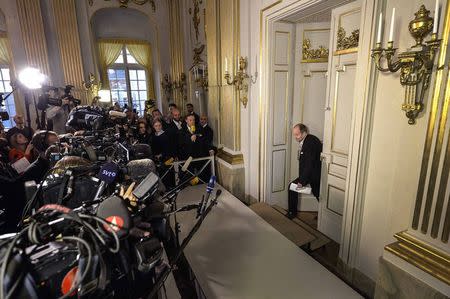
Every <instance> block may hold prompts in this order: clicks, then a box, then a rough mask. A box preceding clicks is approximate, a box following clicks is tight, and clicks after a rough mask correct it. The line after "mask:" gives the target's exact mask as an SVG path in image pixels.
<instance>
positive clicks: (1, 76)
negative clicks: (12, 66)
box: [0, 67, 16, 128]
mask: <svg viewBox="0 0 450 299" xmlns="http://www.w3.org/2000/svg"><path fill="white" fill-rule="evenodd" d="M11 91H12V87H11V77H10V72H9V68H8V67H1V68H0V93H4V96H6V95H7V94H9V93H10V92H11ZM3 105H4V106H3V107H0V111H6V112H8V114H9V118H10V119H9V120H4V121H3V125H4V126H5V128H12V127H13V126H14V123H13V120H12V118H13V117H14V115H16V106H15V105H14V94H11V95H10V96H9V97H8V98H7V99H6V100H5V102H4V103H3Z"/></svg>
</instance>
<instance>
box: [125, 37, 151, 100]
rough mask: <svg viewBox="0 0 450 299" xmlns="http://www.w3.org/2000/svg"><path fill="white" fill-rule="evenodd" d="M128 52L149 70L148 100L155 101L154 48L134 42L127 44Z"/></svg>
mask: <svg viewBox="0 0 450 299" xmlns="http://www.w3.org/2000/svg"><path fill="white" fill-rule="evenodd" d="M126 46H127V49H128V51H130V54H131V55H133V57H134V58H135V59H136V61H137V62H138V63H139V64H140V65H142V66H143V67H144V68H145V69H146V70H147V100H149V99H155V87H154V84H153V83H154V81H153V66H152V48H151V46H150V44H148V43H142V42H132V41H129V42H127V43H126Z"/></svg>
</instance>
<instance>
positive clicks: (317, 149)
mask: <svg viewBox="0 0 450 299" xmlns="http://www.w3.org/2000/svg"><path fill="white" fill-rule="evenodd" d="M292 135H293V136H294V137H295V140H297V142H298V143H299V147H298V151H297V159H298V162H299V167H298V178H296V179H295V180H294V181H293V182H292V183H294V184H297V188H301V187H304V186H306V185H308V184H309V185H310V186H311V189H312V193H313V194H314V196H315V197H316V198H317V200H319V190H320V170H321V161H320V154H321V152H322V142H320V140H319V138H317V137H316V136H314V135H311V134H308V128H307V127H306V126H305V125H304V124H297V125H295V126H294V128H293V129H292ZM297 205H298V193H297V192H295V191H291V190H289V199H288V213H287V216H288V217H289V218H291V219H292V218H294V217H295V216H297Z"/></svg>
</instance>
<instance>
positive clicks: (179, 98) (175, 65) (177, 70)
mask: <svg viewBox="0 0 450 299" xmlns="http://www.w3.org/2000/svg"><path fill="white" fill-rule="evenodd" d="M168 4H169V26H170V60H171V77H172V78H180V76H181V74H182V73H184V63H183V61H184V59H183V51H184V50H183V49H184V43H183V35H182V32H183V31H182V30H181V19H180V13H181V9H180V2H179V1H177V0H169V3H168ZM172 95H173V99H172V101H174V102H175V104H177V106H178V107H180V109H183V107H184V106H185V103H186V101H187V98H186V97H185V96H184V94H182V93H181V92H180V91H177V90H175V92H173V94H172Z"/></svg>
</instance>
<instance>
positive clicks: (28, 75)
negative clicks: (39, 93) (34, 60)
mask: <svg viewBox="0 0 450 299" xmlns="http://www.w3.org/2000/svg"><path fill="white" fill-rule="evenodd" d="M18 78H19V81H20V83H21V84H22V85H23V86H24V87H25V88H28V89H39V88H41V87H42V83H44V81H45V79H46V77H45V75H44V74H42V73H41V72H40V71H39V70H38V69H36V68H32V67H27V68H25V69H24V70H22V71H21V72H20V73H19V76H18Z"/></svg>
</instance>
